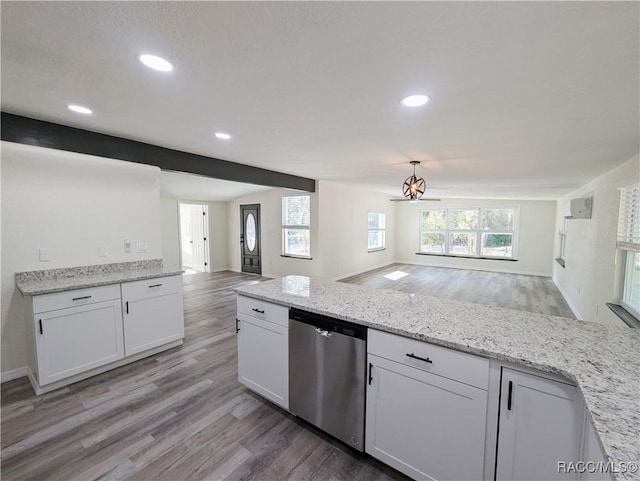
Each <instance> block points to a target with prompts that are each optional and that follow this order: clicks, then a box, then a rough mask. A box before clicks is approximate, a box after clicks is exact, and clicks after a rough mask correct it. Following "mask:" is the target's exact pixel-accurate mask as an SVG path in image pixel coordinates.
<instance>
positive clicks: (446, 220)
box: [420, 207, 518, 259]
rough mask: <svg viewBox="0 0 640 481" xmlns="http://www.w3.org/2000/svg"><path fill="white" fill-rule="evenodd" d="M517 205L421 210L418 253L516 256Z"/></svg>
mask: <svg viewBox="0 0 640 481" xmlns="http://www.w3.org/2000/svg"><path fill="white" fill-rule="evenodd" d="M517 213H518V209H517V208H516V207H500V208H484V207H483V208H473V209H430V210H423V211H421V212H420V253H422V254H439V255H451V256H463V257H481V258H485V257H487V258H496V259H515V258H516V252H515V246H516V221H517V219H516V217H517Z"/></svg>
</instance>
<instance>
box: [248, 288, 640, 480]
mask: <svg viewBox="0 0 640 481" xmlns="http://www.w3.org/2000/svg"><path fill="white" fill-rule="evenodd" d="M236 292H237V293H238V294H239V295H240V296H242V297H244V298H249V299H257V300H260V301H266V302H267V303H272V304H275V305H278V306H285V307H293V308H296V309H301V310H304V311H308V312H312V313H316V314H321V315H325V316H331V317H333V318H336V319H339V320H343V321H348V322H352V323H356V324H360V325H364V326H367V327H368V328H370V329H373V330H376V331H381V332H382V333H384V334H385V335H389V334H387V333H390V334H395V335H398V336H401V337H403V338H409V339H412V340H419V341H423V342H424V343H429V344H431V345H435V347H434V348H437V349H441V347H444V348H448V349H451V350H455V351H460V352H463V353H468V354H471V355H475V356H480V357H482V358H485V359H488V360H489V361H490V362H491V363H502V364H503V367H504V366H512V367H514V368H515V369H518V368H521V369H523V370H529V371H530V372H533V373H534V374H535V373H536V372H538V373H540V374H541V375H543V373H547V374H548V375H550V376H558V377H559V378H560V379H564V380H567V381H568V382H570V383H571V384H573V385H575V386H576V387H577V389H578V392H579V393H580V397H581V399H580V402H582V401H583V402H584V407H585V412H586V413H587V418H588V425H589V427H588V429H589V430H591V429H593V432H595V433H597V437H596V438H595V439H596V440H595V444H596V446H597V447H598V449H597V451H598V452H599V451H600V450H601V451H602V454H603V457H602V460H603V461H604V462H605V463H606V462H611V463H612V466H613V469H614V471H615V470H617V472H614V473H612V474H605V475H602V474H600V479H602V478H603V477H604V478H607V477H609V476H612V477H613V479H621V480H631V479H638V473H637V470H635V471H634V469H633V468H632V469H625V468H626V467H627V465H628V463H632V464H631V467H632V466H633V463H637V462H638V460H639V459H640V444H639V439H640V407H639V402H640V331H638V330H633V329H628V328H623V327H610V326H604V325H601V324H597V323H593V322H587V321H580V320H571V319H565V318H560V317H555V316H547V315H541V314H534V313H529V312H524V311H517V310H510V309H504V308H498V307H491V306H484V305H477V304H471V303H463V302H456V301H451V300H446V299H440V298H436V297H427V296H420V295H413V294H406V293H403V292H398V291H392V290H382V289H371V288H367V287H362V286H356V285H351V284H344V283H339V282H331V281H322V280H317V279H310V278H308V277H303V276H287V277H284V278H280V279H274V280H271V281H267V282H262V283H258V284H254V285H250V286H246V287H240V288H237V289H236ZM242 297H240V298H239V304H240V299H242ZM370 332H375V331H370ZM370 354H371V352H370ZM370 382H371V381H370ZM488 384H489V396H488V403H489V409H488V411H491V409H492V407H491V404H492V402H493V400H495V401H496V404H497V400H498V394H496V393H494V394H491V390H492V388H491V381H489V383H488ZM509 388H511V386H510V387H509ZM497 390H499V385H498V389H497ZM510 398H511V394H510V393H509V399H510ZM516 399H517V398H516ZM509 402H510V401H509ZM281 405H283V406H284V407H286V404H281ZM496 410H497V407H496ZM585 424H586V422H585ZM488 425H489V424H488ZM494 427H495V425H494ZM592 427H593V428H592ZM367 429H369V424H367ZM487 431H488V432H489V431H490V429H487ZM368 440H369V437H367V441H368ZM487 440H488V441H490V442H488V444H487V445H488V446H489V444H490V445H491V446H495V442H496V437H493V438H492V437H490V436H488V437H487ZM367 451H368V452H370V451H369V449H367ZM487 451H488V452H489V451H491V449H490V448H488V449H487ZM494 451H495V450H494ZM591 452H593V451H591ZM494 456H495V455H494ZM558 461H561V460H558ZM566 461H570V460H566ZM489 464H491V463H490V462H488V459H487V458H485V479H486V478H487V477H489V476H490V475H489V474H487V473H488V471H487V466H488V465H489ZM636 466H637V465H636ZM394 467H395V466H394ZM620 467H622V469H619V468H620ZM490 469H492V468H489V470H490ZM559 469H560V468H559ZM409 473H413V471H411V470H409ZM410 475H412V474H410ZM413 476H416V475H415V474H414V475H413Z"/></svg>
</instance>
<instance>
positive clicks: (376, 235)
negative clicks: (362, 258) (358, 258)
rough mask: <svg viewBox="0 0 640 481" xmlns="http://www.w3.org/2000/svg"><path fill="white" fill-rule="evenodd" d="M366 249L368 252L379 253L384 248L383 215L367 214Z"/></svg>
mask: <svg viewBox="0 0 640 481" xmlns="http://www.w3.org/2000/svg"><path fill="white" fill-rule="evenodd" d="M367 220H368V225H369V226H368V229H369V230H368V234H367V249H368V251H369V252H373V251H380V250H382V249H384V248H385V239H384V237H385V234H384V233H385V215H384V214H381V213H379V212H369V215H368V217H367Z"/></svg>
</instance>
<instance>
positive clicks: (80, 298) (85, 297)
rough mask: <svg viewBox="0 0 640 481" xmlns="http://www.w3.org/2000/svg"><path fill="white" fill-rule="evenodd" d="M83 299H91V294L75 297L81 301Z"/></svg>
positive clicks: (75, 299)
mask: <svg viewBox="0 0 640 481" xmlns="http://www.w3.org/2000/svg"><path fill="white" fill-rule="evenodd" d="M82 299H91V296H83V297H74V298H73V300H74V301H80V300H82Z"/></svg>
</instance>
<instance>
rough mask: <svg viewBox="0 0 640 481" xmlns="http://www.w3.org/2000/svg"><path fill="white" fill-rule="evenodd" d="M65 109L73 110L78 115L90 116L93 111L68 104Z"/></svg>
mask: <svg viewBox="0 0 640 481" xmlns="http://www.w3.org/2000/svg"><path fill="white" fill-rule="evenodd" d="M67 108H68V109H69V110H73V111H74V112H77V113H79V114H85V115H90V114H92V113H93V111H92V110H91V109H88V108H87V107H83V106H82V105H73V104H69V105H67Z"/></svg>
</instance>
